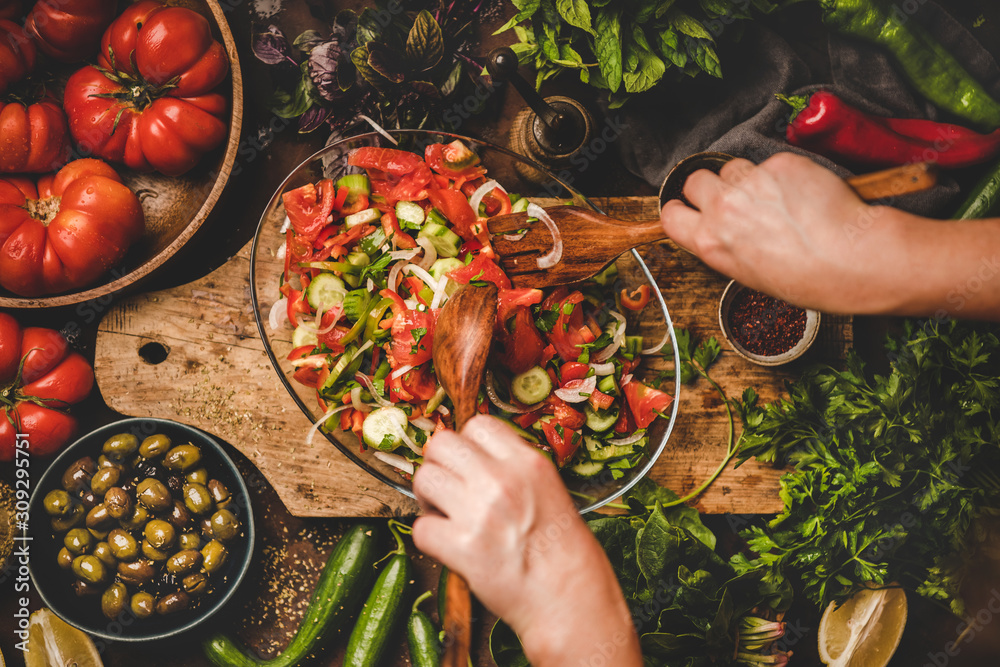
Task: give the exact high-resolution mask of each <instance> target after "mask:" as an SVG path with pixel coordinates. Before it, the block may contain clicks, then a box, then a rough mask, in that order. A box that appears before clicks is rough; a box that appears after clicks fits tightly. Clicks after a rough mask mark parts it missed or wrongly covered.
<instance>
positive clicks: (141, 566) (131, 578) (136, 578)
mask: <svg viewBox="0 0 1000 667" xmlns="http://www.w3.org/2000/svg"><path fill="white" fill-rule="evenodd" d="M154 576H156V568H155V567H153V562H152V561H149V560H145V559H141V558H140V559H139V560H137V561H134V562H132V563H119V564H118V577H119V578H120V579H121V580H122V581H124V582H125V583H126V584H131V585H133V586H145V585H146V584H148V583H149V582H150V581H152V580H153V577H154Z"/></svg>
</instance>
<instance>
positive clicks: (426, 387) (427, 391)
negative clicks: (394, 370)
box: [402, 363, 437, 401]
mask: <svg viewBox="0 0 1000 667" xmlns="http://www.w3.org/2000/svg"><path fill="white" fill-rule="evenodd" d="M402 379H403V389H405V390H406V391H407V392H409V393H410V394H412V395H413V397H414V398H416V399H417V400H420V401H429V400H430V399H431V398H433V397H434V393H435V392H436V391H437V380H436V379H435V377H434V373H433V372H432V371H431V365H430V364H429V363H424V364H421V365H420V366H417V367H416V368H414V369H413V370H411V371H408V372H406V373H403V378H402Z"/></svg>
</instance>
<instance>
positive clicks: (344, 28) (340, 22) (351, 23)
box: [330, 9, 358, 44]
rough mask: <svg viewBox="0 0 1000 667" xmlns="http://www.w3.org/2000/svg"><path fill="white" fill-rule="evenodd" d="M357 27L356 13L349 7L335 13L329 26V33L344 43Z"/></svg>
mask: <svg viewBox="0 0 1000 667" xmlns="http://www.w3.org/2000/svg"><path fill="white" fill-rule="evenodd" d="M357 28H358V15H357V14H355V13H354V12H352V11H351V10H350V9H345V10H343V11H340V12H338V13H337V16H336V18H334V19H333V24H332V25H331V26H330V34H331V35H332V36H333V37H335V38H336V39H339V40H340V41H341V43H344V44H346V43H347V42H349V41H350V39H351V37H353V36H354V31H355V30H357Z"/></svg>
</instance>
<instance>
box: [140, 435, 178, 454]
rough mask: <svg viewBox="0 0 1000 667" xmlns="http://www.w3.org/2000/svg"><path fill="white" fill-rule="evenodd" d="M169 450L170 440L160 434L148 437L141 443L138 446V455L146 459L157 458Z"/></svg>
mask: <svg viewBox="0 0 1000 667" xmlns="http://www.w3.org/2000/svg"><path fill="white" fill-rule="evenodd" d="M169 450H170V438H168V437H167V436H165V435H163V434H162V433H157V434H156V435H151V436H149V437H148V438H146V439H145V440H143V441H142V444H141V445H139V453H140V454H142V456H143V457H144V458H147V459H155V458H159V457H161V456H163V455H164V454H166V453H167V452H168V451H169Z"/></svg>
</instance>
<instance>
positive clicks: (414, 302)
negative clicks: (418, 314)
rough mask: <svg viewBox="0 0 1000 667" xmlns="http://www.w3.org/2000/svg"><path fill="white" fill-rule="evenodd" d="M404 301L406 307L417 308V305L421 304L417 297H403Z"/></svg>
mask: <svg viewBox="0 0 1000 667" xmlns="http://www.w3.org/2000/svg"><path fill="white" fill-rule="evenodd" d="M403 303H404V304H405V305H406V307H407V308H409V309H410V310H416V309H417V306H419V305H420V302H419V301H417V300H416V299H413V298H410V299H403Z"/></svg>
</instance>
